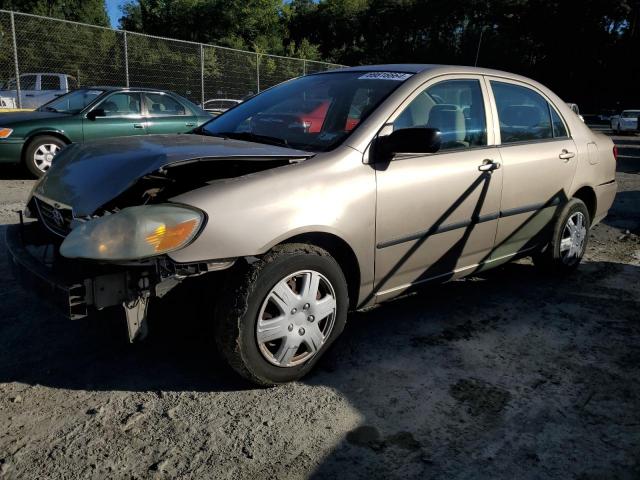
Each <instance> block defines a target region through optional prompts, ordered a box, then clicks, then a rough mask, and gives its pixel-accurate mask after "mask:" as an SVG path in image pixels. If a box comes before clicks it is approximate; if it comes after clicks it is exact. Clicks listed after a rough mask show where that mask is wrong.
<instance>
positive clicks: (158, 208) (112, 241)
mask: <svg viewBox="0 0 640 480" xmlns="http://www.w3.org/2000/svg"><path fill="white" fill-rule="evenodd" d="M203 222H204V213H202V212H200V211H199V210H195V209H191V208H187V207H182V206H177V205H170V204H162V205H144V206H140V207H129V208H125V209H123V210H121V211H120V212H118V213H114V214H112V215H105V216H104V217H100V218H97V219H95V220H89V221H88V222H86V223H83V224H81V225H79V226H78V227H76V228H74V229H73V230H72V231H71V233H69V235H68V236H67V238H65V239H64V242H62V245H61V246H60V253H61V254H62V255H63V256H65V257H67V258H88V259H93V260H138V259H142V258H147V257H153V256H155V255H160V254H163V253H167V252H172V251H174V250H178V249H180V248H182V247H184V246H185V245H187V244H188V243H189V242H190V241H191V240H193V239H194V238H195V236H196V235H197V234H198V231H199V230H200V227H201V226H202V224H203Z"/></svg>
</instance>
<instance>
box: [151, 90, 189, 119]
mask: <svg viewBox="0 0 640 480" xmlns="http://www.w3.org/2000/svg"><path fill="white" fill-rule="evenodd" d="M143 95H144V102H145V104H146V106H147V112H149V115H151V116H154V117H163V116H173V115H186V114H187V112H186V110H185V108H184V107H183V106H182V104H180V103H178V102H177V101H176V100H174V99H173V98H171V97H170V96H169V95H165V94H160V93H144V94H143Z"/></svg>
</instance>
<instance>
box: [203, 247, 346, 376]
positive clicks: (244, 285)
mask: <svg viewBox="0 0 640 480" xmlns="http://www.w3.org/2000/svg"><path fill="white" fill-rule="evenodd" d="M232 276H233V278H232V279H231V281H230V282H228V286H227V288H226V291H223V292H222V297H221V298H220V300H219V302H218V305H217V307H216V315H215V317H216V318H215V322H216V343H217V345H218V349H219V351H220V352H221V353H222V355H223V357H224V358H225V359H226V360H227V362H228V363H229V365H230V366H231V367H232V368H233V369H234V370H236V371H237V372H238V373H239V374H240V375H242V376H243V377H245V378H246V379H248V380H250V381H251V382H254V383H256V384H258V385H263V386H270V385H276V384H280V383H285V382H289V381H292V380H296V379H299V378H301V377H302V376H304V375H305V374H306V373H307V372H309V370H311V368H313V366H314V365H315V363H316V362H317V361H318V359H319V358H320V357H321V356H322V354H323V353H324V352H325V351H326V350H327V348H328V347H329V345H331V343H332V342H333V341H334V340H335V339H336V337H337V336H338V335H339V334H340V333H341V332H342V330H343V329H344V326H345V323H346V317H347V310H348V305H349V298H348V290H347V283H346V280H345V278H344V275H343V273H342V270H341V269H340V266H339V265H338V263H337V262H336V261H335V260H334V259H333V257H331V255H330V254H329V253H327V252H326V251H325V250H323V249H321V248H318V247H315V246H312V245H306V244H287V245H281V246H278V247H276V248H275V249H274V250H273V251H271V252H269V253H268V254H266V255H265V256H264V257H262V258H261V259H259V260H258V261H256V262H253V263H251V264H250V265H244V266H238V267H236V269H235V272H234V273H233V274H232Z"/></svg>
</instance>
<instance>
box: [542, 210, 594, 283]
mask: <svg viewBox="0 0 640 480" xmlns="http://www.w3.org/2000/svg"><path fill="white" fill-rule="evenodd" d="M590 226H591V219H590V217H589V210H588V209H587V206H586V205H585V204H584V202H583V201H582V200H579V199H577V198H573V199H571V200H570V201H569V202H568V203H567V205H565V207H564V208H563V209H562V212H560V215H558V218H557V220H556V223H555V225H554V228H553V234H552V237H551V241H550V242H549V243H548V244H547V245H546V246H545V247H544V248H543V249H542V250H541V251H540V252H538V253H537V254H536V255H534V256H533V261H534V263H535V264H536V265H538V266H540V267H542V268H544V269H546V270H551V271H554V272H558V273H563V272H570V271H573V270H574V269H575V268H577V266H578V265H579V264H580V261H581V260H582V257H583V256H584V252H585V251H586V249H587V241H588V235H589V228H590Z"/></svg>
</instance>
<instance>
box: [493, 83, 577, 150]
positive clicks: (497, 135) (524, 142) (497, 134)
mask: <svg viewBox="0 0 640 480" xmlns="http://www.w3.org/2000/svg"><path fill="white" fill-rule="evenodd" d="M483 76H484V81H485V84H486V88H487V91H488V93H489V95H490V97H491V108H492V114H493V118H494V122H493V130H494V135H495V139H496V145H498V146H500V147H509V146H511V145H528V144H534V143H541V142H554V141H563V140H564V141H566V140H573V135H572V133H571V129H570V128H569V123H568V122H567V121H566V119H565V118H564V116H563V115H562V113H560V110H559V109H558V107H557V106H556V104H555V103H554V102H553V101H552V100H551V99H550V98H549V96H548V95H546V94H545V93H544V92H543V91H541V90H540V89H539V88H537V87H535V86H534V85H531V84H530V83H527V82H523V81H520V80H513V79H511V78H507V77H500V76H497V75H483ZM492 80H493V81H496V82H499V83H507V84H511V85H515V86H518V87H523V88H528V89H529V90H533V91H534V92H535V93H537V94H538V95H540V96H541V97H542V98H543V99H544V100H545V101H546V102H547V104H549V105H550V106H551V107H553V109H554V110H555V111H556V113H557V114H558V116H559V117H560V119H561V120H562V123H563V124H564V127H565V129H566V130H567V136H566V137H551V138H541V139H535V140H522V141H520V142H509V143H502V136H501V134H500V118H499V116H498V104H497V103H496V99H495V96H494V95H493V89H492V88H491V81H492ZM549 114H551V112H549ZM549 116H551V115H549ZM551 134H552V135H553V126H552V127H551Z"/></svg>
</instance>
